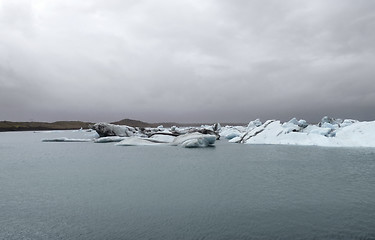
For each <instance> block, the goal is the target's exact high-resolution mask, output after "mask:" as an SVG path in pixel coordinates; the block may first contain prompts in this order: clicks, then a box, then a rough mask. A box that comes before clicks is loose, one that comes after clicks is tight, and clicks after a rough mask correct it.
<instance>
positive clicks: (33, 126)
mask: <svg viewBox="0 0 375 240" xmlns="http://www.w3.org/2000/svg"><path fill="white" fill-rule="evenodd" d="M90 124H93V123H91V122H81V121H57V122H52V123H49V122H11V121H0V132H8V131H42V130H70V129H80V128H85V129H87V128H89V126H90ZM112 124H116V125H127V126H131V127H157V126H160V125H163V126H164V127H172V126H177V127H184V126H191V127H197V126H201V125H211V124H213V123H175V122H161V123H147V122H143V121H140V120H134V119H122V120H120V121H117V122H112ZM222 125H223V126H225V125H247V124H242V123H239V124H230V123H229V124H226V123H224V124H222Z"/></svg>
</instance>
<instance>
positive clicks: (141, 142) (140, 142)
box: [116, 137, 165, 146]
mask: <svg viewBox="0 0 375 240" xmlns="http://www.w3.org/2000/svg"><path fill="white" fill-rule="evenodd" d="M163 144H164V145H165V143H160V142H156V141H152V140H151V139H148V138H139V137H128V138H125V139H124V140H122V141H121V142H119V143H116V146H158V145H163Z"/></svg>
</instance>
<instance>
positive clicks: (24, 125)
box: [0, 121, 92, 132]
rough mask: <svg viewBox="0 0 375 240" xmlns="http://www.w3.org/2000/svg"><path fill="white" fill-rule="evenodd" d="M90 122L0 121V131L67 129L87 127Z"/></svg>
mask: <svg viewBox="0 0 375 240" xmlns="http://www.w3.org/2000/svg"><path fill="white" fill-rule="evenodd" d="M90 124H92V123H90V122H81V121H57V122H52V123H48V122H10V121H0V132H8V131H42V130H69V129H80V128H88V127H89V125H90Z"/></svg>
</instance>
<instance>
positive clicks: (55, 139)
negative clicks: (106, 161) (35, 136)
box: [42, 137, 92, 142]
mask: <svg viewBox="0 0 375 240" xmlns="http://www.w3.org/2000/svg"><path fill="white" fill-rule="evenodd" d="M42 142H92V139H87V138H82V139H79V138H66V137H60V138H45V139H42Z"/></svg>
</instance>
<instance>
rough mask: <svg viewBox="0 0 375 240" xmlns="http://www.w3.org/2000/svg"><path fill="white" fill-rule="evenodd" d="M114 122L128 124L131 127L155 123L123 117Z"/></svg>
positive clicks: (149, 125) (148, 125) (151, 125)
mask: <svg viewBox="0 0 375 240" xmlns="http://www.w3.org/2000/svg"><path fill="white" fill-rule="evenodd" d="M112 124H116V125H127V126H130V127H153V126H154V124H152V123H147V122H142V121H139V120H133V119H128V118H126V119H122V120H120V121H117V122H112Z"/></svg>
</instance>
